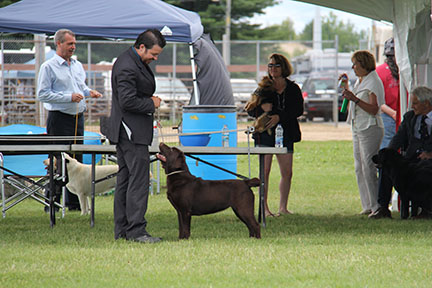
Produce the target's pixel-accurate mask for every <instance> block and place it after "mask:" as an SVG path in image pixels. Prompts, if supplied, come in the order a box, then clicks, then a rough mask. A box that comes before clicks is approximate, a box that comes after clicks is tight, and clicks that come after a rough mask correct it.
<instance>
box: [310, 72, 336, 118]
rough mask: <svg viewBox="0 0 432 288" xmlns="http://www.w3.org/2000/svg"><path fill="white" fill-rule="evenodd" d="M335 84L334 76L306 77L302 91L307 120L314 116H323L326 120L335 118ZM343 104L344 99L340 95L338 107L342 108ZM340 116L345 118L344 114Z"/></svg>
mask: <svg viewBox="0 0 432 288" xmlns="http://www.w3.org/2000/svg"><path fill="white" fill-rule="evenodd" d="M335 85H336V84H335V79H334V77H329V76H312V75H311V76H309V77H308V78H307V79H306V81H305V82H304V83H303V87H302V92H303V98H304V105H305V116H306V119H307V120H313V118H314V117H323V118H324V121H330V120H331V119H332V118H333V98H334V94H335ZM339 94H340V93H338V95H339ZM341 104H342V99H341V96H340V95H339V96H338V109H340V106H341ZM340 116H342V118H343V116H344V115H340ZM340 118H341V117H340Z"/></svg>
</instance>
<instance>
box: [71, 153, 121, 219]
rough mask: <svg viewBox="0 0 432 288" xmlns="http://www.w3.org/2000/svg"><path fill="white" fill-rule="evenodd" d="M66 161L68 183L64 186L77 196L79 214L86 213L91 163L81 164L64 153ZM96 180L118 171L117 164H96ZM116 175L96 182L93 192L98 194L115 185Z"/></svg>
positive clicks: (87, 211)
mask: <svg viewBox="0 0 432 288" xmlns="http://www.w3.org/2000/svg"><path fill="white" fill-rule="evenodd" d="M64 157H65V160H66V161H65V162H66V171H67V174H68V179H69V181H68V183H67V184H66V188H67V189H69V191H70V192H71V193H74V194H76V195H77V196H78V199H79V202H80V207H81V215H87V214H89V212H90V205H89V203H90V202H89V198H90V197H91V165H87V164H82V163H80V162H78V161H77V160H76V159H73V158H72V157H70V156H69V155H68V154H66V153H64ZM95 171H96V177H95V179H96V181H97V180H99V179H102V178H105V177H106V176H108V175H111V174H115V173H117V172H118V165H97V166H96V167H95ZM116 178H117V177H111V178H108V179H106V180H104V181H101V182H98V183H96V186H95V189H96V191H95V194H100V193H103V192H106V191H108V190H109V189H112V188H114V187H115V184H116Z"/></svg>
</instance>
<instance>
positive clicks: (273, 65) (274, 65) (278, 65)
mask: <svg viewBox="0 0 432 288" xmlns="http://www.w3.org/2000/svg"><path fill="white" fill-rule="evenodd" d="M267 67H268V68H270V69H271V68H273V67H275V68H280V67H281V64H271V63H270V64H268V65H267Z"/></svg>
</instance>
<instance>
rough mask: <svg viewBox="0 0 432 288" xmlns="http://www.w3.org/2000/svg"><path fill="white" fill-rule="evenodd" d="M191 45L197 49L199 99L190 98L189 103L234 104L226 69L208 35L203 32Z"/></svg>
mask: <svg viewBox="0 0 432 288" xmlns="http://www.w3.org/2000/svg"><path fill="white" fill-rule="evenodd" d="M193 47H194V48H195V50H196V51H197V52H196V54H195V59H196V64H197V67H198V71H197V82H198V90H199V101H198V99H195V98H192V99H191V102H190V103H189V105H198V104H197V103H199V105H234V97H233V91H232V87H231V82H230V75H229V72H228V69H227V67H226V65H225V62H224V60H223V58H222V55H221V54H220V53H219V50H218V49H217V48H216V46H215V45H214V43H213V40H212V39H211V38H210V35H208V34H203V35H202V36H201V38H200V39H198V40H197V41H196V42H195V43H194V44H193Z"/></svg>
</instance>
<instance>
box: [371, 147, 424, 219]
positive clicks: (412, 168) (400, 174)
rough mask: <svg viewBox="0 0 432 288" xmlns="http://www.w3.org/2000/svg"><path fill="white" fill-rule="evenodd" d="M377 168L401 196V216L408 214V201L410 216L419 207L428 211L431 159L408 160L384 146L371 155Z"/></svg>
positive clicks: (415, 212) (403, 217) (413, 215)
mask: <svg viewBox="0 0 432 288" xmlns="http://www.w3.org/2000/svg"><path fill="white" fill-rule="evenodd" d="M372 161H373V162H374V163H375V164H377V168H381V169H382V173H386V174H387V175H388V176H389V177H390V178H391V180H392V182H393V186H394V187H395V189H396V190H397V191H398V193H399V195H400V198H401V218H402V219H406V218H408V216H409V201H411V203H412V207H411V211H412V212H411V216H412V217H415V216H417V208H418V207H421V208H422V210H424V211H426V213H430V212H431V211H432V210H431V204H432V190H431V187H432V161H431V160H422V161H420V162H417V163H413V162H410V161H409V160H407V159H406V158H404V157H403V156H402V155H400V154H399V153H398V152H397V151H395V150H393V149H390V148H384V149H381V150H380V151H379V152H378V154H377V155H374V156H373V157H372Z"/></svg>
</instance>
